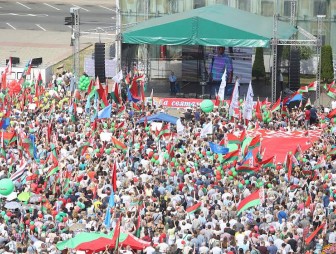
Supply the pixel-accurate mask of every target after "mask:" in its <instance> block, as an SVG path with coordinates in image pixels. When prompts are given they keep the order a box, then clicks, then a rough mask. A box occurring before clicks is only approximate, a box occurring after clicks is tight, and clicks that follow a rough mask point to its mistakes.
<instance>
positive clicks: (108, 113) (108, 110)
mask: <svg viewBox="0 0 336 254" xmlns="http://www.w3.org/2000/svg"><path fill="white" fill-rule="evenodd" d="M111 112H112V104H109V105H108V106H107V107H105V108H103V109H102V110H100V111H99V112H98V119H103V118H110V117H111Z"/></svg>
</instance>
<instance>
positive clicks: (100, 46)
mask: <svg viewBox="0 0 336 254" xmlns="http://www.w3.org/2000/svg"><path fill="white" fill-rule="evenodd" d="M94 59H95V76H96V77H97V76H98V78H99V81H100V82H101V83H104V82H105V79H106V77H105V43H95V53H94Z"/></svg>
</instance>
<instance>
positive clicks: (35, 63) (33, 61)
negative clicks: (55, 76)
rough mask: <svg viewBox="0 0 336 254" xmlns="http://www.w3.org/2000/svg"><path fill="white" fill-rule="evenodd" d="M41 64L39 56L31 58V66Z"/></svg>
mask: <svg viewBox="0 0 336 254" xmlns="http://www.w3.org/2000/svg"><path fill="white" fill-rule="evenodd" d="M41 64H42V57H39V58H33V59H32V61H31V66H32V67H37V66H39V65H41Z"/></svg>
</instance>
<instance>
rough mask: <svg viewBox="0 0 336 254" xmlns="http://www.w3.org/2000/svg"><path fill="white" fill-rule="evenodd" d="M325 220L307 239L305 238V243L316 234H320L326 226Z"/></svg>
mask: <svg viewBox="0 0 336 254" xmlns="http://www.w3.org/2000/svg"><path fill="white" fill-rule="evenodd" d="M325 224H326V223H325V222H323V223H322V224H321V225H320V226H319V227H317V228H316V229H315V230H314V231H313V232H312V233H311V234H310V235H309V236H308V237H307V238H306V239H305V243H306V244H307V245H308V244H309V243H310V242H311V241H312V240H313V239H314V237H315V236H317V235H318V234H320V233H321V232H322V230H323V228H324V226H325Z"/></svg>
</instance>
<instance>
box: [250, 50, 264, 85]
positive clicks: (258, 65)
mask: <svg viewBox="0 0 336 254" xmlns="http://www.w3.org/2000/svg"><path fill="white" fill-rule="evenodd" d="M252 76H253V77H256V78H257V80H259V78H260V77H265V64H264V50H263V48H256V53H255V59H254V63H253V67H252Z"/></svg>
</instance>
